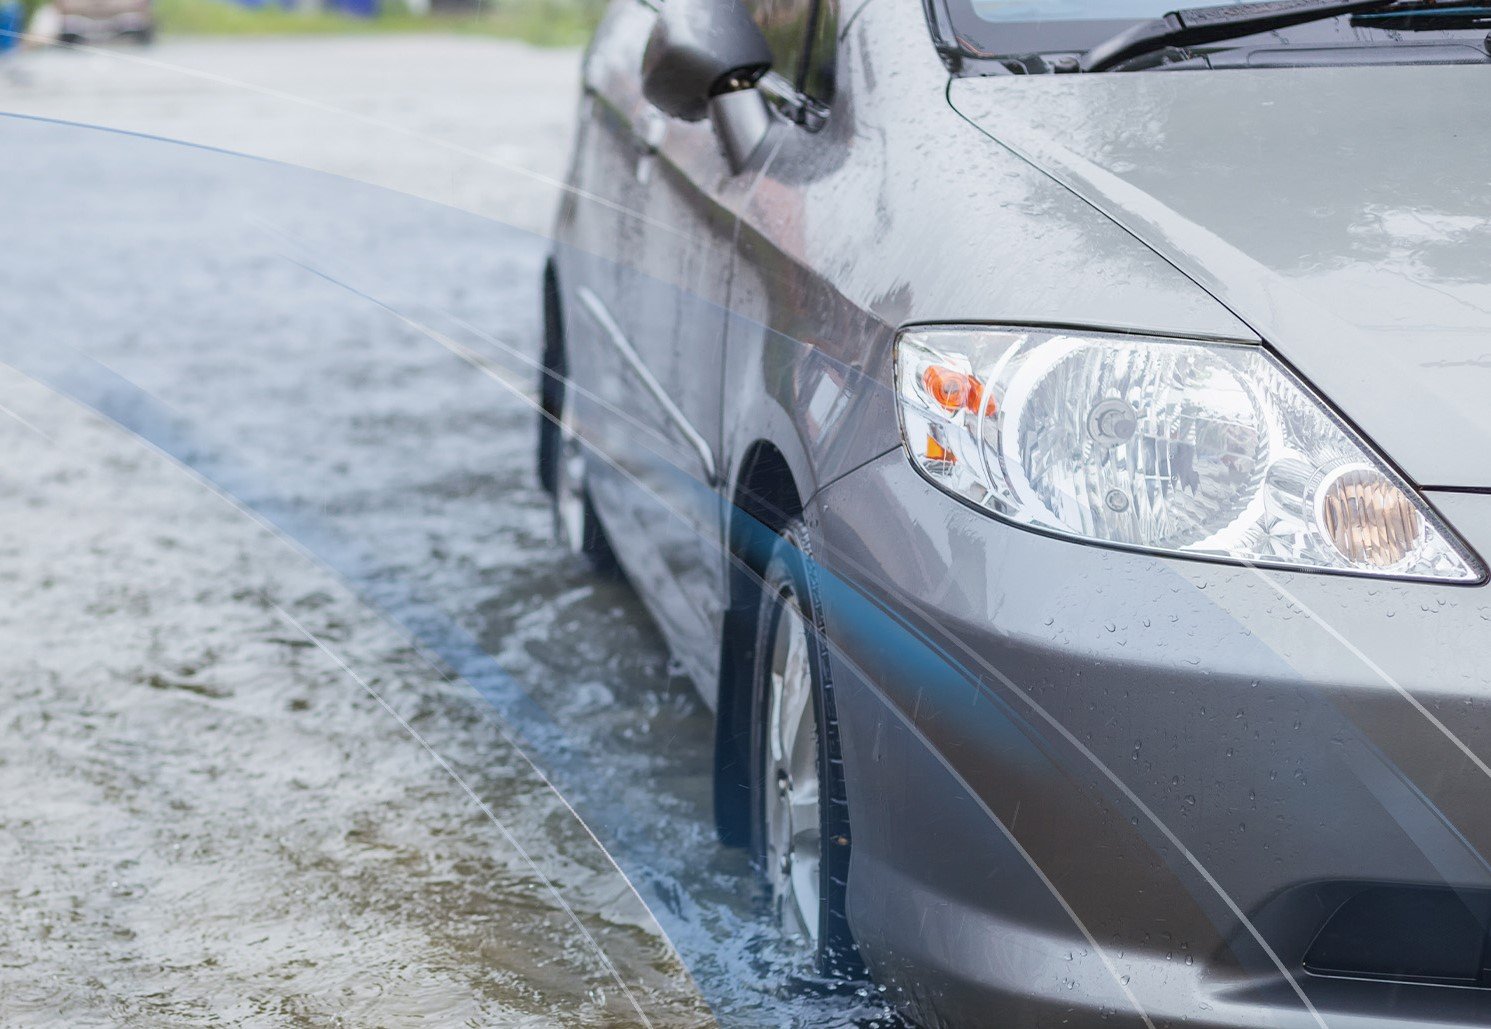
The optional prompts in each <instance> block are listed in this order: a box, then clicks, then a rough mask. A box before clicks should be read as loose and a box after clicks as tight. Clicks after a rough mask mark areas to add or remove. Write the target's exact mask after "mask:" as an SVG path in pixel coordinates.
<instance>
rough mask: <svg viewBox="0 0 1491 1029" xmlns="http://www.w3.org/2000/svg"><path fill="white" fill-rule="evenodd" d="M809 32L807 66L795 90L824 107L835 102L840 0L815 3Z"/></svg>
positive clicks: (819, 0)
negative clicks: (816, 5)
mask: <svg viewBox="0 0 1491 1029" xmlns="http://www.w3.org/2000/svg"><path fill="white" fill-rule="evenodd" d="M812 33H813V35H812V38H811V39H809V40H808V56H807V64H806V67H805V69H804V73H803V79H802V83H801V85H800V86H799V87H798V88H799V89H801V90H802V92H803V93H805V94H807V95H808V96H809V97H811V98H812V99H813V100H815V101H817V102H818V103H820V104H822V105H824V106H825V107H826V106H828V105H829V104H832V103H833V99H834V66H835V64H836V62H837V57H838V52H839V0H818V14H817V17H815V18H814V19H813V26H812Z"/></svg>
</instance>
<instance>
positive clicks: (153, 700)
mask: <svg viewBox="0 0 1491 1029" xmlns="http://www.w3.org/2000/svg"><path fill="white" fill-rule="evenodd" d="M309 45H310V44H307V43H304V42H302V41H293V42H286V43H263V42H260V43H244V44H225V43H221V44H220V43H213V44H206V43H203V44H179V45H178V46H176V47H173V46H170V45H167V46H163V47H161V48H158V49H157V50H155V51H152V52H150V54H149V58H150V60H151V61H152V62H155V64H153V65H150V66H141V65H139V64H129V65H128V66H127V69H126V72H127V73H122V74H119V75H117V76H116V74H115V72H112V71H111V70H110V69H111V68H114V67H116V65H115V64H111V63H110V61H111V60H112V59H111V58H110V57H109V56H108V55H78V54H45V55H38V56H39V57H41V58H43V59H42V60H38V61H36V62H35V63H34V64H33V66H32V70H31V76H30V82H29V85H26V86H24V87H16V88H15V90H13V91H10V92H7V93H5V94H4V95H3V96H0V110H21V111H25V112H27V113H31V114H39V115H46V116H47V117H67V118H72V119H75V120H81V121H93V122H97V123H102V124H107V125H111V126H117V127H123V128H128V129H131V130H135V131H149V132H155V133H161V134H167V135H172V134H174V135H177V136H179V137H182V138H188V139H194V140H197V141H200V142H206V143H211V144H214V145H227V146H231V145H232V144H233V142H234V141H235V139H236V140H237V142H239V143H240V144H241V146H240V147H238V149H242V150H247V151H249V152H253V153H256V154H261V155H263V156H269V157H273V158H276V159H283V160H288V161H291V162H294V163H298V164H301V165H304V166H308V167H312V168H318V169H321V170H323V171H331V172H335V173H337V174H338V175H347V176H350V177H352V178H354V179H361V180H363V181H364V182H371V183H375V184H377V185H378V186H391V187H394V189H393V190H388V189H382V188H376V187H375V186H368V185H362V184H359V183H357V182H353V181H349V180H348V179H343V178H338V177H334V176H332V175H325V174H317V173H313V172H308V171H304V170H302V169H299V168H295V167H289V166H286V165H281V164H276V163H269V162H264V161H257V160H246V159H244V158H241V157H236V156H233V155H231V154H224V153H218V152H213V151H208V150H201V149H194V148H191V147H183V146H179V145H175V144H171V143H166V142H162V141H159V140H155V139H149V138H143V137H140V136H133V135H124V134H120V133H115V132H105V131H99V130H97V129H90V128H82V127H77V126H72V125H63V124H54V123H50V122H45V121H36V120H29V119H17V118H3V119H0V147H3V148H4V151H5V153H6V154H7V160H6V162H5V165H4V167H3V168H0V197H4V198H9V199H8V200H5V201H3V202H0V205H3V210H4V216H5V218H6V220H7V222H8V224H9V225H10V232H11V233H12V234H13V238H15V239H16V240H18V241H19V242H18V245H16V246H14V247H11V248H8V249H7V250H6V251H5V253H4V254H3V255H0V276H3V281H4V282H5V283H6V290H5V294H4V295H3V296H0V324H3V325H4V327H5V330H6V331H5V333H4V334H3V337H0V363H3V365H4V366H5V367H4V369H3V370H0V405H3V407H4V409H5V410H3V411H0V433H3V434H4V437H5V448H6V453H7V454H8V455H9V457H8V458H7V460H6V462H5V465H4V466H3V470H0V512H3V513H4V517H5V524H6V527H7V532H6V533H5V534H4V540H3V542H4V548H3V552H0V576H3V577H4V579H5V581H6V582H7V588H8V593H9V594H10V596H11V597H12V603H10V604H8V605H4V606H3V609H0V610H3V617H4V619H5V625H4V628H3V630H0V633H3V638H4V640H5V641H6V645H5V647H4V648H3V652H0V690H3V691H4V709H5V711H6V716H7V717H6V720H5V722H4V723H3V724H4V725H5V734H4V740H5V742H4V745H3V751H0V753H3V755H4V758H3V764H0V812H3V813H0V821H3V826H4V832H3V833H0V853H4V854H5V856H6V858H7V862H6V863H7V867H9V868H11V869H12V872H11V874H9V875H8V876H7V877H5V879H4V885H3V889H0V904H3V906H0V923H3V924H0V952H3V954H4V958H3V959H0V997H4V998H6V999H5V1000H3V1001H0V1014H3V1015H4V1021H6V1022H7V1023H11V1022H16V1023H22V1024H57V1025H79V1024H87V1023H89V1022H101V1023H113V1022H117V1021H135V1022H138V1023H140V1024H163V1023H164V1024H172V1023H187V1022H191V1023H199V1022H207V1021H219V1022H223V1023H227V1024H291V1025H293V1024H325V1023H326V1022H327V1021H328V1020H329V1019H331V1018H333V1017H339V1018H342V1019H343V1020H345V1021H346V1023H347V1024H401V1023H404V1022H407V1021H412V1020H415V1019H416V1018H419V1017H430V1018H433V1019H434V1020H436V1021H438V1022H439V1023H440V1024H472V1025H477V1024H502V1025H512V1024H517V1025H523V1024H530V1023H531V1024H606V1025H611V1024H628V1023H643V1022H651V1023H653V1024H659V1025H672V1024H678V1025H694V1024H708V1023H709V1022H710V1021H711V1020H712V1019H713V1018H718V1020H719V1021H720V1022H721V1023H722V1024H727V1025H784V1024H802V1025H849V1024H876V1023H877V1022H878V1023H881V1024H884V1023H885V1022H886V1016H885V1013H884V1008H883V1004H882V1002H881V1001H880V1000H879V999H878V998H877V997H876V996H875V995H874V992H873V989H872V988H870V987H867V986H864V985H854V984H851V985H847V986H845V985H842V984H839V985H832V986H829V985H825V984H819V983H815V982H813V981H812V980H811V979H810V978H809V977H807V976H805V975H804V974H803V969H802V962H801V960H800V958H799V957H798V955H797V954H796V952H795V950H794V949H793V948H792V946H791V945H790V944H787V943H785V942H783V941H782V940H780V939H779V937H778V935H777V933H776V931H775V930H774V928H773V927H772V926H770V925H769V924H768V923H767V921H766V919H765V917H764V912H763V905H762V901H761V897H760V895H759V892H758V887H757V885H756V879H755V878H754V876H753V875H752V873H751V870H750V869H749V867H748V865H747V863H746V861H745V859H744V857H743V855H742V854H740V853H739V852H736V851H731V850H726V849H724V848H721V847H719V846H718V845H717V844H716V843H715V842H714V837H713V832H712V826H711V820H710V815H709V812H710V807H709V748H710V743H711V738H712V731H711V726H710V719H709V716H708V713H707V711H706V710H705V708H704V707H703V705H702V704H701V703H700V702H699V701H698V700H697V698H696V697H695V696H694V694H693V692H692V688H691V687H690V686H689V685H688V684H687V683H686V682H684V681H682V680H680V679H678V678H677V677H675V676H673V675H671V674H670V672H669V662H668V658H667V655H666V653H665V651H664V649H663V647H662V646H661V643H660V641H659V639H658V637H657V635H656V633H655V632H654V630H653V629H652V627H651V626H650V624H649V623H648V621H647V619H646V617H645V615H644V614H643V613H642V611H641V608H640V605H639V604H638V603H637V601H636V600H635V598H634V597H633V596H632V595H631V593H630V591H629V590H628V589H627V588H626V587H625V585H624V584H620V583H615V582H609V581H604V580H597V579H595V578H593V577H591V576H590V575H589V574H588V573H587V572H586V570H585V568H584V567H583V566H582V565H581V564H579V563H578V562H577V561H575V560H574V559H572V558H570V557H568V556H567V555H565V554H564V553H563V552H561V551H560V550H559V549H558V548H556V547H555V546H554V545H553V544H552V542H551V531H550V524H549V514H548V509H547V505H546V501H545V498H544V497H543V496H542V494H541V493H540V492H539V491H538V489H537V485H536V483H535V481H534V477H533V473H532V455H533V447H534V432H533V430H534V425H535V418H534V414H533V407H532V400H533V397H532V393H533V390H532V386H533V384H534V381H535V380H534V372H533V367H532V362H533V361H534V359H535V358H536V355H537V336H538V303H537V292H538V289H537V284H538V272H539V268H540V266H541V262H542V258H543V255H544V254H545V252H546V245H545V240H544V239H543V237H542V235H541V233H535V232H534V231H533V230H535V229H541V228H542V226H544V225H546V224H547V220H548V217H549V212H551V211H552V206H553V203H554V201H555V200H556V199H557V194H556V193H554V191H553V189H552V186H551V181H552V177H553V176H555V175H557V174H558V173H559V169H561V168H562V162H563V153H564V141H566V140H567V137H568V122H567V118H568V116H569V107H570V105H571V103H572V100H573V91H572V87H570V92H568V93H566V94H563V95H561V96H558V97H555V96H553V95H548V94H546V95H545V96H544V98H543V99H541V100H539V101H533V100H531V94H530V93H529V92H528V88H529V86H530V85H531V83H532V82H534V81H547V80H543V79H542V76H544V75H547V76H549V78H550V79H551V80H552V81H554V82H560V81H566V82H568V81H571V80H572V77H573V69H574V66H575V62H576V56H575V55H574V54H573V53H570V52H558V53H553V54H545V53H542V52H538V51H528V50H526V49H525V48H514V47H509V46H507V45H504V44H495V43H481V42H477V41H470V40H459V41H451V42H450V44H449V46H448V47H447V48H445V49H442V48H441V46H440V44H439V42H438V41H432V40H428V39H421V40H417V41H412V42H410V44H409V49H408V50H407V52H401V51H400V50H399V42H398V41H394V40H370V41H355V42H349V41H335V43H334V45H331V44H328V45H327V49H325V50H324V51H316V50H307V49H297V48H305V47H308V46H309ZM482 47H487V48H490V49H489V50H482V49H481V48H482ZM240 48H241V49H240ZM265 55H267V56H265ZM69 60H77V61H79V62H80V63H77V64H74V65H67V64H65V63H63V62H66V61H69ZM178 63H179V64H181V65H184V66H186V67H189V68H192V69H197V70H200V69H214V71H213V74H214V75H218V76H219V77H220V78H221V77H226V78H248V77H251V76H252V75H254V74H260V75H264V76H266V77H267V79H269V80H272V86H271V85H265V84H263V83H261V84H260V86H259V88H258V89H257V90H246V91H245V90H244V89H243V88H242V87H239V86H234V85H231V84H229V85H224V84H222V83H221V82H215V83H214V84H213V85H212V86H211V88H210V89H207V88H206V87H204V86H203V85H202V82H203V80H202V78H201V77H200V76H199V75H195V74H194V75H190V76H183V75H180V74H179V73H177V72H175V71H174V70H173V67H172V66H173V65H175V64H178ZM389 67H396V68H407V69H409V70H408V72H407V74H408V75H409V76H413V77H414V79H415V80H417V81H418V83H419V84H420V87H421V88H420V90H414V91H411V90H408V89H405V88H402V87H401V84H400V81H399V80H398V79H397V77H394V78H393V79H390V78H389V77H388V76H386V75H385V76H383V77H382V78H380V77H379V74H378V70H379V69H386V68H389ZM78 69H83V70H82V71H78ZM296 69H301V71H300V72H299V74H301V75H302V77H304V78H307V79H308V85H307V88H306V89H305V90H303V91H297V84H296V79H295V76H296V74H297V71H296ZM442 69H443V70H445V71H446V72H447V75H446V76H445V78H444V79H442V77H441V75H440V74H439V71H440V70H442ZM534 69H545V70H542V71H537V70H534ZM338 70H339V71H340V74H337V72H338ZM483 76H489V77H490V78H489V79H488V78H483ZM535 76H539V78H535ZM48 81H56V82H59V83H61V82H66V83H69V84H70V85H69V86H68V88H70V89H72V90H73V91H74V92H73V94H71V99H69V94H67V92H66V90H61V91H60V92H58V91H48V90H45V89H41V88H39V87H40V85H44V84H45V83H47V82H48ZM443 81H444V82H448V84H449V85H448V87H447V88H448V89H449V91H450V92H451V93H459V94H460V96H459V97H458V98H455V99H451V100H450V103H449V104H445V103H442V102H441V101H442V100H443V99H445V97H444V95H443V94H439V93H438V92H434V91H435V90H437V89H438V88H439V87H440V83H441V82H443ZM90 83H91V85H90ZM183 83H184V84H183ZM478 87H480V90H481V91H480V92H478V93H477V94H476V96H477V97H479V99H474V98H473V93H472V90H473V89H477V88H478ZM267 89H272V91H273V92H270V93H266V92H264V90H267ZM318 90H319V92H318ZM504 90H505V91H506V92H504ZM199 92H201V93H202V96H198V95H197V94H198V93H199ZM278 93H285V94H295V95H296V96H297V97H300V98H302V99H303V98H304V97H305V96H313V97H316V101H315V103H313V104H306V103H304V102H298V101H292V100H287V99H285V98H283V97H280V96H278V95H276V94H278ZM227 97H235V98H237V99H236V101H234V102H229V101H228V100H227V99H225V98H227ZM235 104H236V106H235ZM214 105H216V106H217V107H218V114H216V115H215V114H214V113H213V108H214ZM349 108H355V109H357V110H359V111H361V112H363V113H364V114H366V115H367V117H366V118H364V119H362V120H358V119H357V118H351V119H350V122H351V125H350V127H349V119H348V117H346V116H344V115H341V114H339V113H338V112H340V111H343V110H346V109H349ZM277 112H278V113H277ZM512 112H518V113H512ZM504 118H512V119H514V120H515V121H514V124H517V125H518V126H519V128H518V129H515V130H514V131H512V132H504V131H502V130H501V129H500V128H499V127H500V126H501V125H503V119H504ZM235 119H237V121H235ZM524 119H527V122H525V121H524ZM328 126H331V128H328ZM328 133H334V134H332V135H328ZM431 139H436V140H439V141H443V142H431ZM391 140H392V141H401V142H399V143H398V145H397V146H395V143H394V142H391ZM556 141H557V142H556ZM391 148H392V149H391ZM410 194H414V195H415V196H419V197H426V198H431V199H434V200H439V201H441V203H431V202H428V201H427V200H421V199H416V198H415V196H411V195H410ZM530 759H531V763H530ZM551 783H552V786H551ZM592 834H593V835H592ZM613 861H614V862H615V863H614V864H613Z"/></svg>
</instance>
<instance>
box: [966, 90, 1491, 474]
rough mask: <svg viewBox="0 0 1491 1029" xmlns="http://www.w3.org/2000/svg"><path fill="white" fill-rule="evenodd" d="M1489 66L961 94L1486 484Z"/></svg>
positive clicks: (1326, 379) (1418, 442) (1372, 412)
mask: <svg viewBox="0 0 1491 1029" xmlns="http://www.w3.org/2000/svg"><path fill="white" fill-rule="evenodd" d="M1488 86H1491V69H1486V68H1484V67H1478V66H1437V67H1435V66H1405V67H1363V68H1302V69H1252V70H1237V71H1213V72H1206V71H1196V72H1178V71H1177V72H1149V73H1143V72H1140V73H1127V74H1124V73H1118V74H1111V73H1110V74H1100V75H1089V76H1079V75H1069V76H1066V75H1064V76H1019V77H1016V76H1011V77H990V78H963V79H956V80H954V81H953V83H952V85H951V89H950V93H949V96H950V99H951V102H952V104H953V106H954V107H955V108H956V109H957V110H958V111H959V112H960V113H961V114H963V115H964V117H966V118H967V119H968V120H970V121H971V122H973V123H974V124H975V125H976V126H978V127H979V128H980V129H982V130H984V131H985V132H986V133H988V134H989V135H990V136H992V137H994V138H995V139H996V140H998V141H999V142H1001V143H1003V144H1004V145H1005V146H1007V147H1009V148H1010V149H1012V150H1014V151H1016V152H1017V153H1019V154H1020V155H1021V156H1023V157H1024V158H1026V159H1027V160H1029V161H1031V162H1032V163H1034V164H1036V165H1037V166H1039V167H1040V168H1042V169H1043V170H1045V171H1046V172H1048V173H1049V174H1051V175H1052V176H1054V177H1055V178H1057V179H1059V180H1060V181H1062V182H1063V183H1065V184H1066V185H1067V186H1069V187H1070V188H1071V189H1073V190H1075V191H1076V192H1077V193H1079V194H1080V195H1081V196H1083V197H1084V198H1086V199H1087V200H1088V201H1089V202H1091V203H1092V204H1093V205H1095V206H1096V207H1098V208H1099V209H1101V210H1102V211H1103V212H1105V213H1106V214H1107V215H1108V216H1110V217H1111V218H1113V219H1114V220H1116V221H1118V222H1119V223H1120V224H1122V225H1123V226H1124V227H1125V228H1127V229H1128V230H1129V231H1130V232H1132V233H1133V234H1134V235H1135V236H1137V237H1138V238H1139V239H1141V240H1143V241H1144V242H1145V243H1147V244H1148V245H1149V246H1151V247H1153V248H1154V249H1155V250H1156V251H1157V252H1159V253H1160V254H1161V255H1162V256H1164V257H1165V258H1166V259H1168V260H1169V261H1171V262H1172V263H1173V264H1175V265H1176V266H1177V267H1178V268H1179V269H1180V270H1181V271H1182V272H1184V273H1185V274H1187V275H1189V276H1190V277H1191V278H1192V279H1193V280H1195V281H1196V282H1197V283H1198V284H1199V285H1200V286H1201V287H1202V288H1204V289H1206V290H1207V291H1208V292H1210V293H1211V294H1212V295H1213V296H1214V297H1216V298H1217V299H1218V300H1219V301H1220V302H1221V303H1222V304H1224V305H1226V306H1227V307H1228V308H1229V309H1230V310H1231V311H1232V312H1233V313H1234V314H1236V315H1237V316H1238V317H1239V318H1240V319H1241V320H1242V321H1244V322H1246V323H1247V324H1248V325H1249V326H1250V327H1252V328H1253V329H1254V330H1255V331H1256V332H1257V333H1258V335H1259V336H1260V337H1261V338H1262V339H1263V340H1265V341H1267V343H1268V344H1269V345H1271V346H1273V347H1274V348H1275V349H1276V350H1277V351H1278V352H1279V353H1280V354H1282V355H1283V356H1284V357H1285V359H1286V360H1288V361H1289V362H1290V363H1292V364H1293V365H1294V366H1295V367H1296V368H1298V369H1299V370H1300V371H1301V372H1302V373H1303V374H1304V375H1305V377H1306V378H1308V379H1309V380H1310V381H1311V382H1313V383H1314V384H1315V386H1316V387H1317V388H1319V389H1320V390H1321V391H1322V392H1323V393H1324V394H1325V395H1326V396H1328V397H1329V398H1330V399H1331V400H1332V401H1333V402H1334V403H1335V404H1336V406H1337V407H1338V408H1339V409H1340V410H1341V411H1343V412H1344V413H1345V414H1346V416H1347V417H1348V418H1350V419H1351V420H1353V421H1354V422H1355V423H1356V424H1357V425H1358V426H1359V427H1360V428H1361V429H1362V430H1363V431H1365V432H1366V433H1367V435H1368V436H1370V437H1371V438H1373V439H1374V440H1375V441H1376V442H1377V444H1378V445H1379V446H1380V447H1381V448H1382V449H1383V450H1384V451H1385V452H1386V454H1387V455H1388V456H1389V457H1390V458H1391V459H1392V460H1394V461H1396V462H1397V463H1398V464H1399V465H1400V466H1401V467H1402V468H1403V469H1404V471H1405V472H1406V473H1407V474H1408V476H1409V477H1410V478H1411V479H1413V480H1414V481H1415V482H1417V483H1419V484H1420V485H1421V486H1426V487H1433V486H1458V487H1486V486H1491V132H1488V130H1487V129H1486V126H1485V123H1484V118H1483V114H1484V105H1485V99H1484V98H1485V95H1486V90H1487V87H1488ZM1012 252H1018V251H1017V250H1012ZM1154 328H1155V329H1156V330H1164V329H1165V328H1166V326H1165V325H1163V324H1157V325H1155V326H1154Z"/></svg>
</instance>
